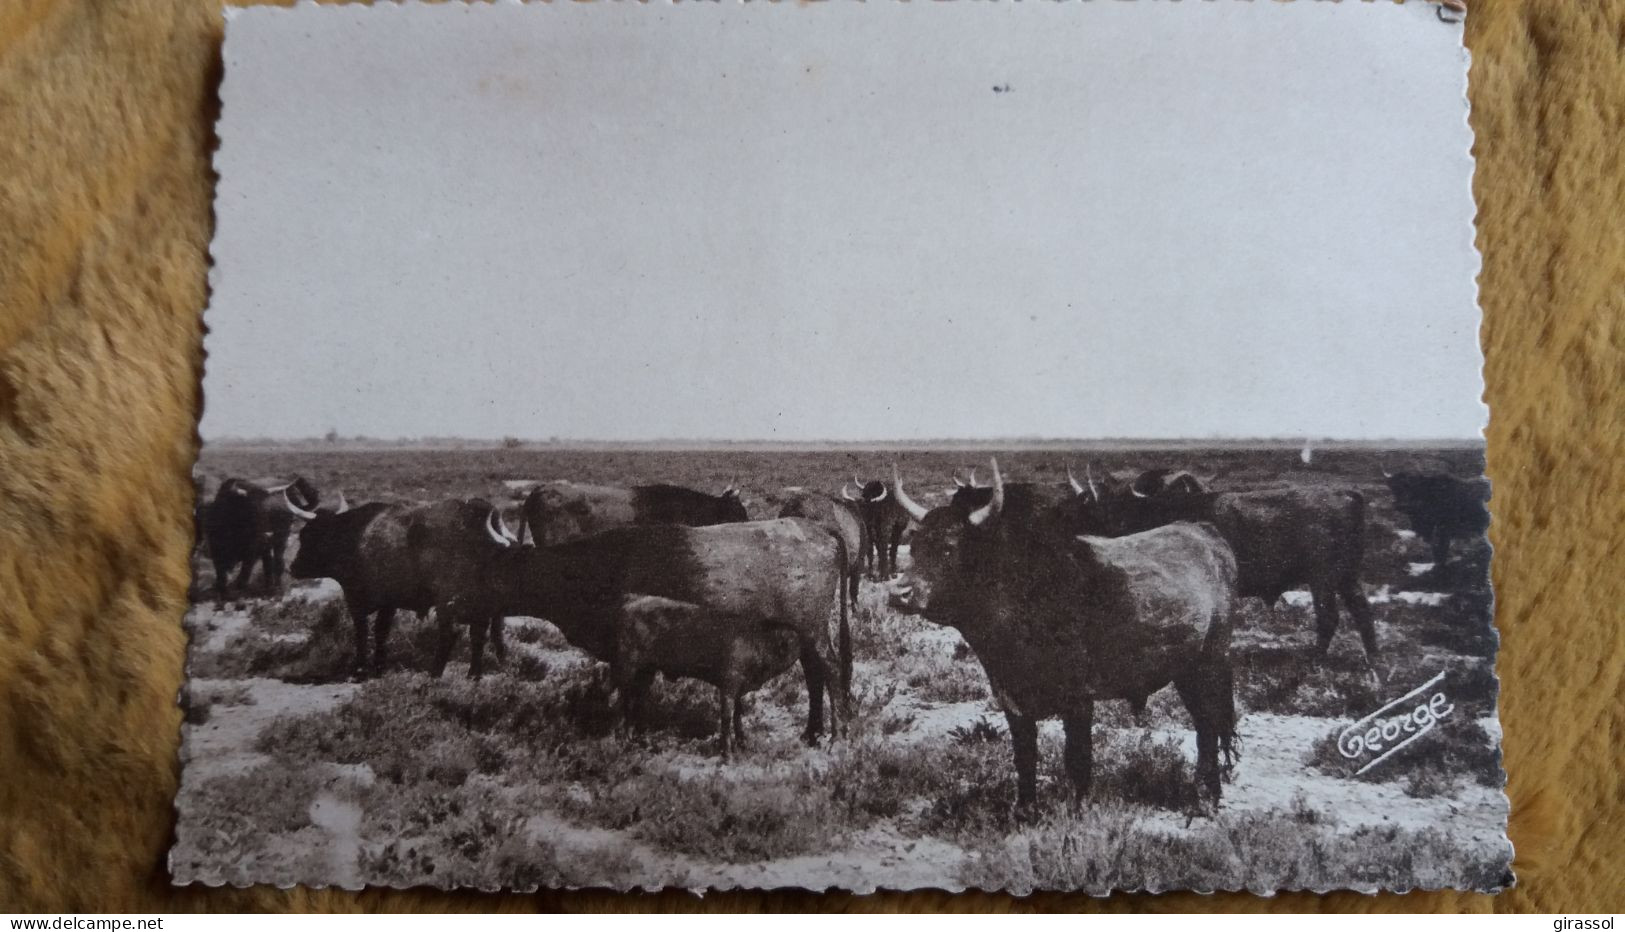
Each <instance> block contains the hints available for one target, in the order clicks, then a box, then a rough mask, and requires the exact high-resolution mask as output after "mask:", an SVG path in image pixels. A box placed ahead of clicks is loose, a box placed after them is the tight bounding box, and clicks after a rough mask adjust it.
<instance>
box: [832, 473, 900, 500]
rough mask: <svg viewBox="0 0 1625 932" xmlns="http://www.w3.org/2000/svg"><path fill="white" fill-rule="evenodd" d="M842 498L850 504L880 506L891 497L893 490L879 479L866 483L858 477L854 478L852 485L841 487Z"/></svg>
mask: <svg viewBox="0 0 1625 932" xmlns="http://www.w3.org/2000/svg"><path fill="white" fill-rule="evenodd" d="M854 488H855V489H856V490H857V491H856V493H855V494H854V492H853V489H854ZM841 497H842V498H844V499H846V500H847V501H849V502H857V503H859V504H868V505H878V504H880V503H881V502H883V501H885V500H886V499H888V498H890V497H891V490H890V489H888V488H886V483H884V482H881V481H880V480H878V479H872V480H870V481H868V482H865V481H863V480H862V479H859V478H858V477H857V476H853V477H852V482H851V484H850V485H846V484H843V485H842V486H841Z"/></svg>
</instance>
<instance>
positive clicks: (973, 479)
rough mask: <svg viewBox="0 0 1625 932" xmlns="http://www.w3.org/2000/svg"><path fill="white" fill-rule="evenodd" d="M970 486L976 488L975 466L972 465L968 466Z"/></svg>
mask: <svg viewBox="0 0 1625 932" xmlns="http://www.w3.org/2000/svg"><path fill="white" fill-rule="evenodd" d="M970 487H971V488H973V489H974V488H976V467H975V466H972V467H971V468H970Z"/></svg>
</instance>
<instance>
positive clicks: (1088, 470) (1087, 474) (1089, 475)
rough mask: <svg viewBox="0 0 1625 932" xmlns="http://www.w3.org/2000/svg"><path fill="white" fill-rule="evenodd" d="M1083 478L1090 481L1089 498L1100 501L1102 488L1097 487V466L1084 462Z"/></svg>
mask: <svg viewBox="0 0 1625 932" xmlns="http://www.w3.org/2000/svg"><path fill="white" fill-rule="evenodd" d="M1083 479H1084V481H1085V482H1087V483H1089V498H1090V499H1092V500H1094V501H1097V502H1098V501H1100V490H1099V489H1097V488H1095V467H1093V466H1091V465H1089V464H1088V463H1085V464H1083Z"/></svg>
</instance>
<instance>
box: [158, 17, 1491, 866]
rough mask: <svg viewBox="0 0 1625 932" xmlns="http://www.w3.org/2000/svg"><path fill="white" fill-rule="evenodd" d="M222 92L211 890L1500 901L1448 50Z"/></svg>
mask: <svg viewBox="0 0 1625 932" xmlns="http://www.w3.org/2000/svg"><path fill="white" fill-rule="evenodd" d="M224 55H225V80H224V85H223V89H222V98H223V116H222V118H221V122H220V149H219V152H218V154H217V157H216V163H215V164H216V167H217V168H218V170H219V174H220V179H219V190H218V195H217V200H216V212H217V217H218V228H217V232H216V237H215V241H214V245H213V255H214V260H215V270H214V277H213V292H212V298H211V302H210V306H209V308H208V311H207V314H206V322H207V324H208V328H209V334H208V337H207V351H208V360H207V369H206V376H205V380H204V394H205V410H204V413H203V419H202V423H201V426H200V431H201V434H202V437H203V440H204V446H203V450H202V453H201V456H200V458H199V462H198V465H197V470H196V474H195V478H196V482H197V486H198V507H197V513H196V520H197V549H196V551H195V552H194V554H193V558H192V565H193V568H194V579H195V586H194V592H193V596H192V600H191V610H190V611H189V612H188V614H187V616H186V621H185V624H186V626H187V629H188V631H189V632H190V635H191V642H190V643H191V647H190V653H189V660H188V667H187V675H188V679H187V684H186V689H185V692H184V695H183V702H184V705H185V724H184V741H183V751H182V754H183V759H184V761H183V763H184V766H183V772H182V784H181V790H180V793H179V797H178V799H177V812H178V826H177V830H176V843H175V846H174V848H173V851H172V853H171V856H170V866H171V870H172V873H173V878H174V880H175V882H177V883H182V884H188V883H206V884H222V883H230V884H253V883H268V884H281V885H291V884H308V885H314V886H328V885H334V886H339V887H344V888H360V887H363V886H395V887H403V886H415V885H430V886H438V887H447V888H450V887H470V888H478V889H485V890H497V889H506V890H532V889H536V888H538V887H545V888H567V887H600V888H612V889H622V890H624V889H632V888H660V887H678V888H688V889H696V890H708V889H733V888H778V887H801V888H810V889H815V890H823V889H829V888H835V889H842V890H852V891H873V890H876V889H903V890H906V889H916V888H944V889H948V890H961V889H966V888H978V889H986V890H1006V891H1011V892H1015V893H1025V892H1028V891H1032V890H1083V891H1088V892H1091V893H1096V894H1106V893H1109V892H1111V891H1114V890H1152V891H1162V890H1201V891H1209V890H1250V891H1254V892H1257V893H1261V894H1268V893H1272V892H1275V891H1278V890H1321V891H1323V890H1333V889H1354V890H1364V891H1376V890H1397V891H1404V890H1412V889H1436V888H1454V889H1460V890H1476V891H1494V890H1498V889H1501V888H1503V887H1504V886H1506V885H1507V884H1510V883H1511V882H1512V880H1513V878H1512V874H1511V872H1510V863H1511V857H1512V851H1511V847H1510V845H1509V844H1508V842H1507V839H1506V835H1505V829H1506V824H1507V800H1506V797H1505V795H1504V793H1503V785H1504V774H1503V771H1502V766H1501V753H1500V728H1499V725H1498V720H1497V716H1496V703H1497V691H1498V682H1497V679H1496V675H1495V657H1496V648H1497V644H1498V639H1497V636H1496V631H1495V627H1494V624H1493V597H1492V594H1491V591H1490V582H1489V560H1490V548H1489V543H1488V538H1487V530H1488V527H1489V520H1490V517H1489V514H1490V513H1489V500H1490V489H1489V483H1488V481H1487V480H1486V479H1485V477H1484V475H1483V473H1484V446H1483V440H1482V428H1483V426H1484V424H1485V421H1486V411H1485V408H1484V406H1483V403H1482V401H1481V388H1482V386H1481V380H1480V369H1481V356H1480V351H1479V344H1478V328H1479V311H1478V307H1477V291H1476V284H1475V276H1476V275H1477V271H1478V265H1479V262H1478V255H1477V252H1476V251H1475V249H1474V246H1473V228H1472V218H1473V213H1474V208H1473V201H1472V196H1471V187H1470V182H1471V176H1472V159H1471V155H1470V150H1471V142H1472V140H1471V133H1470V130H1469V128H1468V124H1467V119H1466V117H1467V102H1466V96H1465V82H1466V70H1467V55H1466V52H1465V51H1464V49H1463V47H1462V42H1461V25H1460V23H1459V22H1458V21H1457V17H1456V16H1454V15H1452V14H1448V13H1447V12H1446V11H1443V10H1441V9H1440V8H1438V7H1436V6H1435V5H1430V4H1426V3H1421V2H1415V0H1413V2H1409V3H1405V4H1403V5H1398V4H1363V3H1342V4H1324V3H1315V4H1310V3H1293V4H1275V3H1267V4H1266V3H1241V2H1216V3H1183V4H1170V3H1160V2H1150V0H1142V2H1136V3H1039V2H1030V3H1019V4H1016V3H1010V4H1004V3H957V4H956V3H930V4H915V3H891V2H879V3H867V4H863V3H853V2H842V0H831V2H827V3H812V4H801V3H798V4H789V3H784V4H776V3H716V4H691V3H682V4H668V3H663V2H656V3H647V4H642V3H598V4H540V3H538V4H529V5H524V4H519V3H499V4H495V5H485V4H461V3H451V4H444V5H432V6H431V5H415V4H404V5H397V4H380V5H378V6H376V7H361V6H338V7H316V6H314V5H310V6H299V7H296V8H292V9H272V8H258V9H250V10H244V11H239V12H236V13H234V14H233V15H232V16H231V17H230V21H229V23H228V27H227V32H226V44H225V53H224Z"/></svg>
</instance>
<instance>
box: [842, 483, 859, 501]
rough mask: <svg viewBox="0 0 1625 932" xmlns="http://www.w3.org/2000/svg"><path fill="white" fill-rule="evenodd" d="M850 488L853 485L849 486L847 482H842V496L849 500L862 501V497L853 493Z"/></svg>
mask: <svg viewBox="0 0 1625 932" xmlns="http://www.w3.org/2000/svg"><path fill="white" fill-rule="evenodd" d="M850 488H851V487H850V486H848V485H847V484H846V483H844V482H843V483H841V497H842V498H844V499H846V500H847V501H849V502H856V501H862V499H861V498H860V497H859V496H856V495H853V494H852V493H851V492H850V491H849V489H850Z"/></svg>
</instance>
